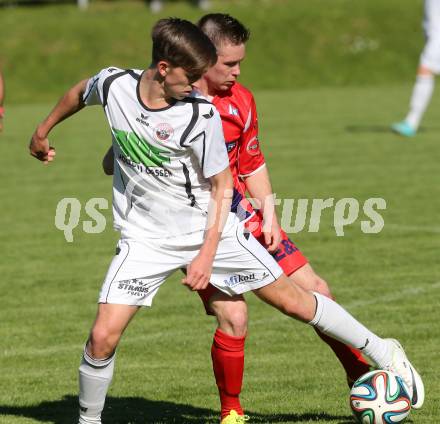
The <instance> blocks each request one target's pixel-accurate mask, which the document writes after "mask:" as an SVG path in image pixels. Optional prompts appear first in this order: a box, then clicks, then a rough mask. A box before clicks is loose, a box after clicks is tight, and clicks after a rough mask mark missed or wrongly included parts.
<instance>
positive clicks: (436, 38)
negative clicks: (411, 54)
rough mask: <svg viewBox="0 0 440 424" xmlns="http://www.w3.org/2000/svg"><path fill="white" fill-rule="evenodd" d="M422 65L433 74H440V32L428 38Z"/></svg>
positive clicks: (422, 55)
mask: <svg viewBox="0 0 440 424" xmlns="http://www.w3.org/2000/svg"><path fill="white" fill-rule="evenodd" d="M420 65H422V66H424V67H426V68H428V69H430V70H431V71H432V72H433V73H435V74H439V73H440V30H439V31H436V33H435V34H433V35H432V36H429V37H428V40H427V43H426V45H425V48H424V49H423V52H422V54H421V56H420Z"/></svg>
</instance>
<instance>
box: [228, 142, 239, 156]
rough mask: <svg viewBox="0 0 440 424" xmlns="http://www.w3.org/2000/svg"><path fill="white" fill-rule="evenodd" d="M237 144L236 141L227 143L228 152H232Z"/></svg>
mask: <svg viewBox="0 0 440 424" xmlns="http://www.w3.org/2000/svg"><path fill="white" fill-rule="evenodd" d="M236 145H237V142H236V141H231V142H230V143H226V149H227V150H228V153H230V152H232V151H233V150H234V149H235V146H236Z"/></svg>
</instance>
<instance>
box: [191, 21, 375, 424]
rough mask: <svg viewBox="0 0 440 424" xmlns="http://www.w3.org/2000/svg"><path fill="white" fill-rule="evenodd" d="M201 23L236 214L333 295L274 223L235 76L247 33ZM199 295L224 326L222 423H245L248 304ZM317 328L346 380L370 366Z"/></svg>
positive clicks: (219, 354)
mask: <svg viewBox="0 0 440 424" xmlns="http://www.w3.org/2000/svg"><path fill="white" fill-rule="evenodd" d="M198 25H199V27H200V28H201V29H202V30H203V31H204V32H205V34H207V35H208V37H209V38H210V39H211V41H212V42H213V43H214V45H215V46H216V48H217V54H218V60H217V63H216V65H214V66H213V67H212V68H210V69H209V70H208V72H207V73H206V74H205V75H204V76H203V77H202V79H201V80H200V81H198V82H197V83H196V85H197V88H198V89H199V91H201V93H202V94H203V95H205V96H206V97H207V98H208V99H209V100H210V101H212V103H213V104H214V105H215V106H216V108H217V110H218V111H219V113H220V116H221V119H222V123H223V132H224V136H225V141H226V145H227V150H228V154H229V161H230V167H231V171H232V174H233V177H234V186H235V190H236V198H235V202H234V204H235V206H236V207H237V212H238V213H244V214H245V216H244V218H245V219H248V221H247V227H248V228H249V230H250V231H251V232H252V234H253V235H254V236H255V237H256V238H257V239H258V240H259V241H260V243H261V244H263V245H264V246H266V248H267V249H268V250H269V252H271V253H272V255H273V256H274V258H275V259H276V260H277V262H278V264H279V265H280V266H281V267H282V269H283V271H284V272H285V274H286V275H288V276H289V277H290V278H291V279H292V280H293V281H294V282H295V283H297V284H298V285H300V286H302V287H303V288H305V289H307V290H313V291H317V292H320V293H321V294H324V295H326V296H328V297H332V295H331V292H330V289H329V287H328V285H327V283H326V282H325V281H324V280H323V279H322V278H321V277H319V276H318V275H317V274H316V273H315V272H314V270H313V268H312V267H311V266H310V264H309V263H308V261H307V259H306V258H305V257H304V256H303V254H302V253H301V252H300V251H299V249H298V248H297V247H296V246H295V244H294V243H293V242H292V241H291V240H290V239H289V238H288V236H287V234H286V233H285V232H284V231H283V230H282V229H281V228H280V226H279V224H278V221H277V217H276V214H275V211H274V204H273V202H272V199H273V197H272V194H273V193H272V188H271V184H270V180H269V174H268V171H267V167H266V164H265V160H264V155H263V153H262V152H261V150H260V144H259V139H258V119H257V110H256V105H255V100H254V97H253V95H252V93H251V92H250V91H249V90H248V89H246V88H245V87H243V86H242V85H241V84H239V83H238V82H237V81H236V80H237V78H238V76H239V75H240V63H241V62H242V60H243V59H244V57H245V43H246V42H247V40H248V38H249V31H248V30H247V29H246V28H245V27H244V26H243V25H242V24H241V23H240V22H239V21H237V20H236V19H234V18H233V17H231V16H229V15H226V14H220V13H217V14H208V15H205V16H204V17H203V18H201V20H200V21H199V23H198ZM246 192H248V193H249V194H250V197H251V198H253V199H256V200H257V201H258V202H259V207H260V210H259V211H258V212H254V211H253V210H252V206H251V205H250V203H249V202H248V201H246V198H245V194H246ZM240 198H242V199H241V201H240ZM239 201H240V204H239V205H237V204H238V202H239ZM263 216H264V222H263ZM200 295H201V297H202V299H203V300H204V303H205V307H207V311H208V313H214V314H215V315H216V317H217V320H218V323H219V326H218V328H217V331H216V333H215V335H214V341H213V345H212V361H213V368H214V373H215V377H216V381H217V386H218V388H219V392H220V399H221V403H222V411H221V415H222V424H234V423H240V422H243V417H242V414H243V411H242V408H241V405H240V401H239V394H240V391H241V385H242V379H243V366H244V342H245V337H246V331H247V309H246V304H245V302H244V299H243V298H239V297H237V299H234V302H230V301H228V300H230V299H228V298H227V296H225V295H224V294H222V293H220V292H219V291H218V290H216V289H214V288H213V287H211V286H209V288H208V289H206V290H205V291H204V292H201V293H200ZM317 332H318V335H319V336H320V337H321V339H322V340H324V341H325V342H326V343H327V344H328V345H329V346H330V347H331V348H332V349H333V351H334V353H335V354H336V356H337V357H338V359H339V360H340V362H341V363H342V365H343V366H344V369H345V371H346V373H347V380H348V382H351V381H354V380H356V379H357V378H358V377H359V376H361V375H362V374H364V373H365V372H367V371H369V369H370V367H369V364H368V363H367V362H366V361H365V359H364V358H363V357H362V355H361V353H360V352H359V351H357V350H354V349H352V348H350V347H348V346H346V345H344V344H342V343H340V342H338V341H336V340H334V339H331V338H329V337H327V336H325V335H323V334H322V333H320V332H319V331H317Z"/></svg>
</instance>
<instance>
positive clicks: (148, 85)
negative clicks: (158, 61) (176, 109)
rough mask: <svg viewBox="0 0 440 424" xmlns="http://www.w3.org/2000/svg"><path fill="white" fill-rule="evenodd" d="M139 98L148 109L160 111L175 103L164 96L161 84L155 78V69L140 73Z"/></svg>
mask: <svg viewBox="0 0 440 424" xmlns="http://www.w3.org/2000/svg"><path fill="white" fill-rule="evenodd" d="M139 96H140V98H141V100H142V102H143V103H144V104H145V106H147V107H148V108H149V109H161V108H164V107H167V106H169V105H170V104H172V103H174V102H175V100H174V99H172V98H171V97H167V96H166V94H165V90H164V88H163V83H162V82H161V81H160V79H159V78H158V77H157V73H156V70H155V69H147V70H145V71H144V72H143V73H142V76H141V80H140V81H139Z"/></svg>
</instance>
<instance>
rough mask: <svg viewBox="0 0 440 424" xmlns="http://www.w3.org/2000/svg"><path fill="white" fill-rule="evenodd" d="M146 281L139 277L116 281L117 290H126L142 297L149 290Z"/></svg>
mask: <svg viewBox="0 0 440 424" xmlns="http://www.w3.org/2000/svg"><path fill="white" fill-rule="evenodd" d="M149 285H150V284H149V283H148V282H145V283H144V282H143V281H142V280H140V279H137V278H133V279H131V280H121V281H118V290H122V291H125V292H127V293H128V294H130V295H132V296H137V297H142V296H143V295H145V294H147V293H148V292H149V290H150V289H149V288H148V286H149Z"/></svg>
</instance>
